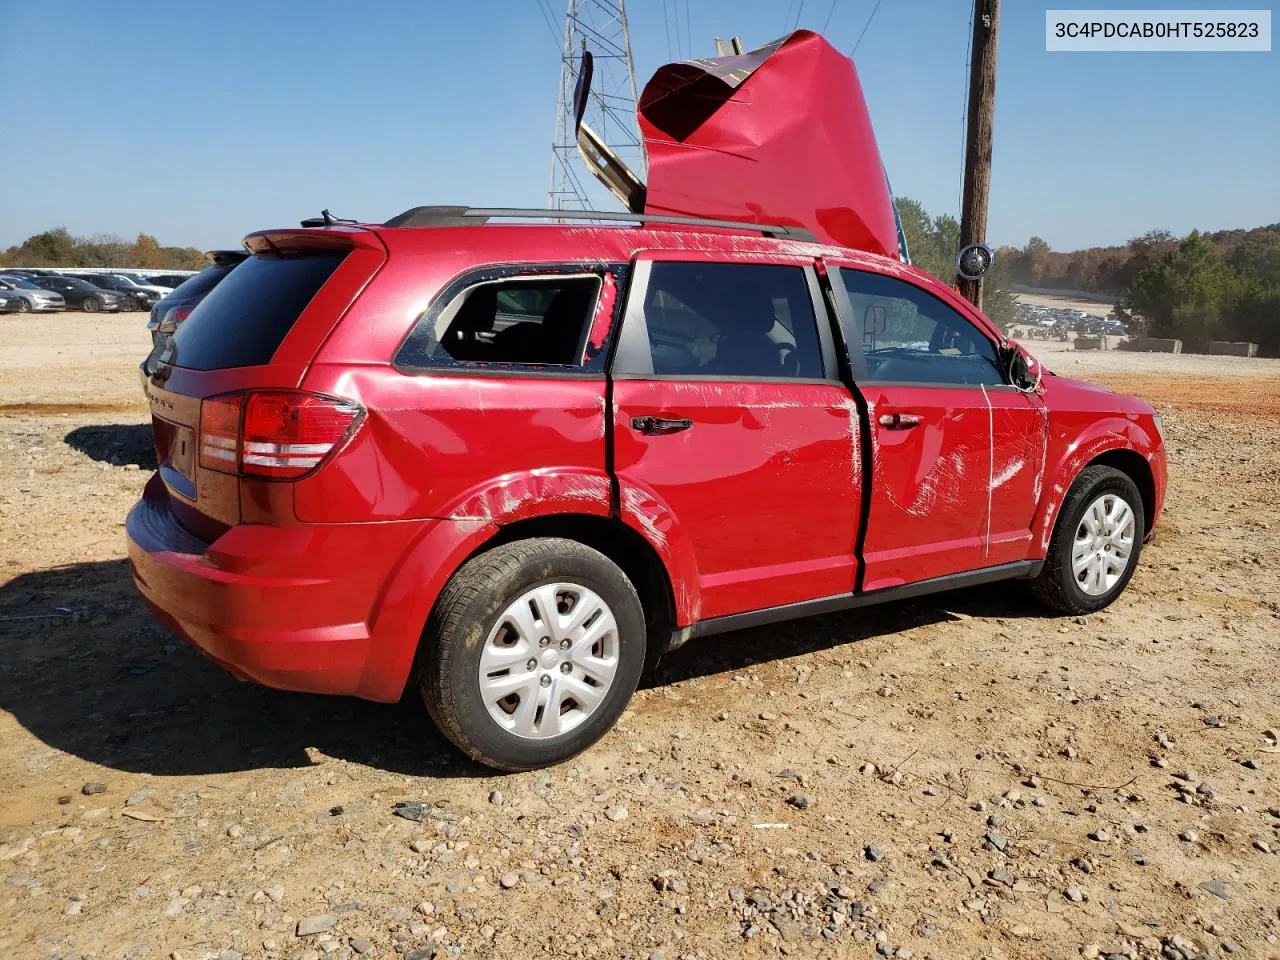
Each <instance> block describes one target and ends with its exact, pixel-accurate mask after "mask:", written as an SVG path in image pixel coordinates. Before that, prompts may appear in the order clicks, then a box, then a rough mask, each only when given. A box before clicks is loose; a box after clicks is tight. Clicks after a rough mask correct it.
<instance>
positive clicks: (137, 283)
mask: <svg viewBox="0 0 1280 960" xmlns="http://www.w3.org/2000/svg"><path fill="white" fill-rule="evenodd" d="M111 276H113V277H116V278H117V279H119V280H123V281H124V282H125V283H127V284H129V285H130V286H132V287H137V288H138V289H139V290H146V291H148V292H150V293H154V294H156V296H158V297H159V298H160V299H164V298H165V297H167V296H168V295H169V294H171V293H173V287H161V286H158V285H157V284H154V283H147V282H146V278H144V277H136V276H134V275H133V274H129V273H112V274H111Z"/></svg>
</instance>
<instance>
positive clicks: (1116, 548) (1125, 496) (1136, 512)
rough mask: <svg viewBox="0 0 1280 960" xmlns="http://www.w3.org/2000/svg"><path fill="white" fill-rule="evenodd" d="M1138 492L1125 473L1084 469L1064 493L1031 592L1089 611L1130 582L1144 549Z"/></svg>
mask: <svg viewBox="0 0 1280 960" xmlns="http://www.w3.org/2000/svg"><path fill="white" fill-rule="evenodd" d="M1144 524H1145V516H1144V513H1143V506H1142V496H1141V495H1140V494H1139V493H1138V488H1137V486H1136V485H1135V484H1134V482H1133V480H1132V479H1130V478H1129V476H1128V475H1127V474H1124V473H1121V472H1120V471H1119V470H1116V469H1113V468H1112V467H1104V466H1093V467H1086V468H1085V469H1084V470H1082V471H1081V472H1080V476H1078V477H1077V478H1076V482H1075V483H1073V484H1072V485H1071V489H1070V490H1068V491H1067V498H1066V500H1065V501H1064V502H1063V504H1062V512H1061V513H1060V514H1059V515H1058V523H1057V526H1056V527H1054V531H1053V539H1051V540H1050V541H1049V553H1048V555H1047V556H1046V557H1045V562H1044V567H1043V568H1042V569H1041V571H1040V575H1039V577H1037V578H1036V579H1035V580H1033V581H1032V583H1031V589H1032V592H1033V593H1034V594H1035V595H1036V597H1037V598H1038V599H1039V600H1040V601H1041V602H1043V603H1045V604H1047V605H1048V606H1050V607H1053V608H1054V609H1055V610H1061V611H1062V612H1064V613H1093V612H1094V611H1095V610H1101V609H1102V608H1103V607H1105V606H1107V605H1108V604H1110V603H1111V601H1113V600H1114V599H1115V598H1116V597H1118V596H1120V593H1121V592H1122V591H1123V590H1124V588H1125V587H1126V586H1127V585H1128V583H1129V580H1130V578H1131V577H1132V576H1133V571H1134V569H1135V568H1136V567H1137V565H1138V555H1139V554H1140V553H1141V552H1142V536H1143V531H1144V530H1145V529H1146V527H1145V525H1144Z"/></svg>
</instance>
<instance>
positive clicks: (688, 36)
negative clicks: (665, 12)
mask: <svg viewBox="0 0 1280 960" xmlns="http://www.w3.org/2000/svg"><path fill="white" fill-rule="evenodd" d="M684 50H685V56H686V57H688V58H690V59H692V58H693V35H692V33H691V32H690V26H689V0H684Z"/></svg>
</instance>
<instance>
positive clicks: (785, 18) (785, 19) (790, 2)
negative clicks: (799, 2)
mask: <svg viewBox="0 0 1280 960" xmlns="http://www.w3.org/2000/svg"><path fill="white" fill-rule="evenodd" d="M795 5H796V0H787V12H786V13H784V14H783V15H782V30H783V32H784V33H785V32H786V29H787V24H788V23H790V22H791V10H792V8H793V7H795Z"/></svg>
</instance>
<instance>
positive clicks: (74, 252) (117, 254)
mask: <svg viewBox="0 0 1280 960" xmlns="http://www.w3.org/2000/svg"><path fill="white" fill-rule="evenodd" d="M208 265H209V258H208V257H207V256H205V254H204V251H202V250H197V249H196V248H195V247H165V246H161V245H160V242H159V241H158V240H157V239H156V238H155V237H153V236H151V235H150V234H146V233H140V234H138V236H137V239H135V240H134V241H133V242H132V243H130V242H129V241H127V240H124V239H122V238H120V237H117V236H115V235H114V234H99V235H97V236H93V237H75V236H72V235H71V234H70V233H68V232H67V228H66V227H54V228H53V229H52V230H45V231H44V232H43V233H37V234H35V235H34V236H30V237H27V239H26V240H24V241H22V243H20V244H17V245H16V246H12V247H9V249H7V250H5V251H4V252H2V253H0V267H3V266H9V267H23V266H27V267H141V268H146V269H156V270H201V269H203V268H204V267H207V266H208Z"/></svg>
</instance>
